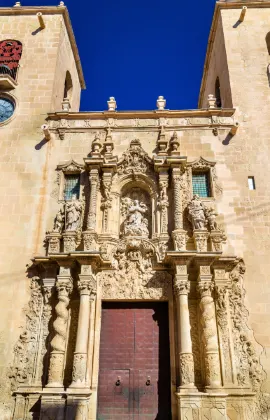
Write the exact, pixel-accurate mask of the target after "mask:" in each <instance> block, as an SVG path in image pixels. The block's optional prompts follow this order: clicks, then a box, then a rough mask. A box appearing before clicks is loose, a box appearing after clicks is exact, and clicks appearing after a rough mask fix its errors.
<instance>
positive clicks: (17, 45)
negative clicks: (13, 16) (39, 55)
mask: <svg viewBox="0 0 270 420" xmlns="http://www.w3.org/2000/svg"><path fill="white" fill-rule="evenodd" d="M21 56H22V43H21V42H20V41H15V40H14V39H5V40H4V41H0V74H8V75H9V76H11V77H12V78H13V79H14V80H16V77H17V73H18V67H19V61H20V59H21Z"/></svg>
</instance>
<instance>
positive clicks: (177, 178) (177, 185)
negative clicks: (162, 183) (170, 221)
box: [172, 166, 186, 251]
mask: <svg viewBox="0 0 270 420" xmlns="http://www.w3.org/2000/svg"><path fill="white" fill-rule="evenodd" d="M172 180H173V202H174V231H173V232H172V236H173V242H174V249H175V250H176V251H185V249H186V232H185V231H184V230H183V209H182V171H181V167H180V166H178V167H175V168H173V169H172Z"/></svg>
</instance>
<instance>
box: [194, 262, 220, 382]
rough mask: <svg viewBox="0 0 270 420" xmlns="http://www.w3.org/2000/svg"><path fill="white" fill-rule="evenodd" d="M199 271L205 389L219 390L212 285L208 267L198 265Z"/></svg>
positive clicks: (218, 361)
mask: <svg viewBox="0 0 270 420" xmlns="http://www.w3.org/2000/svg"><path fill="white" fill-rule="evenodd" d="M199 269H200V274H199V278H198V286H197V288H198V291H199V293H200V296H201V302H200V309H201V313H202V318H201V323H202V327H203V343H204V356H205V374H206V375H205V376H206V387H207V388H219V387H221V376H220V360H219V348H218V336H217V324H216V313H215V304H214V300H213V297H212V290H213V287H214V285H213V282H212V275H211V271H210V265H200V266H199Z"/></svg>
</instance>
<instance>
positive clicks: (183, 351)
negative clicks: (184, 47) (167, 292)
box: [174, 264, 194, 390]
mask: <svg viewBox="0 0 270 420" xmlns="http://www.w3.org/2000/svg"><path fill="white" fill-rule="evenodd" d="M176 273H177V274H176V276H175V278H174V293H175V297H176V306H177V326H178V349H179V367H180V376H181V378H180V379H181V385H180V390H181V389H185V388H188V389H190V388H194V361H193V354H192V343H191V335H190V321H189V309H188V293H189V290H190V284H189V281H188V274H187V265H186V264H185V265H178V266H176Z"/></svg>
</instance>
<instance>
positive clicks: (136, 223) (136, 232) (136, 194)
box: [120, 187, 151, 238]
mask: <svg viewBox="0 0 270 420" xmlns="http://www.w3.org/2000/svg"><path fill="white" fill-rule="evenodd" d="M150 208H151V202H150V197H149V195H148V193H147V192H146V191H144V190H142V189H140V188H138V187H135V188H132V189H131V190H129V191H128V192H127V193H126V194H125V196H124V197H122V199H121V207H120V210H121V215H122V223H121V233H122V234H123V235H125V236H144V237H146V238H148V237H149V236H150V220H149V216H150V214H149V209H150Z"/></svg>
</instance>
